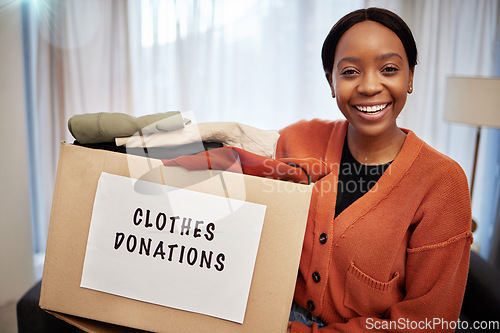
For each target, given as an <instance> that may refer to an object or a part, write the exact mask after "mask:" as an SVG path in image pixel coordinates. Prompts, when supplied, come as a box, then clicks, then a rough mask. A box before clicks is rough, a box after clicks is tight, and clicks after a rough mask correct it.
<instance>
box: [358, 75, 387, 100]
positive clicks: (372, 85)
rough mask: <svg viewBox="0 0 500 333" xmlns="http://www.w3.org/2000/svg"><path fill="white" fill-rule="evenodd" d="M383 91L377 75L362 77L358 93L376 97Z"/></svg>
mask: <svg viewBox="0 0 500 333" xmlns="http://www.w3.org/2000/svg"><path fill="white" fill-rule="evenodd" d="M382 89H383V85H382V83H381V82H380V79H379V77H378V75H377V74H374V73H366V74H365V75H363V76H362V77H361V81H360V83H359V85H358V92H359V93H360V94H363V95H368V96H372V95H376V94H378V93H380V92H381V91H382Z"/></svg>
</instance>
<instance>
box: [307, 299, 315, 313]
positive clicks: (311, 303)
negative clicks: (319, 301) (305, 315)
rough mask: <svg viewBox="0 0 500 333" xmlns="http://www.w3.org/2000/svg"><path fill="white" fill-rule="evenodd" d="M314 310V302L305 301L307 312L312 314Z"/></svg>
mask: <svg viewBox="0 0 500 333" xmlns="http://www.w3.org/2000/svg"><path fill="white" fill-rule="evenodd" d="M314 309H316V305H314V302H313V301H312V300H308V301H307V310H309V311H311V312H313V311H314Z"/></svg>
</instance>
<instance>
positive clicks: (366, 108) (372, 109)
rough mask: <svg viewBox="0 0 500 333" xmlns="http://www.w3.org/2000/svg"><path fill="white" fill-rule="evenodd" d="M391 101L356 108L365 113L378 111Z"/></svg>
mask: <svg viewBox="0 0 500 333" xmlns="http://www.w3.org/2000/svg"><path fill="white" fill-rule="evenodd" d="M388 105H389V103H386V104H381V105H373V106H355V108H356V110H358V111H361V112H364V113H377V112H380V111H382V110H383V109H385V108H386V107H387V106H388Z"/></svg>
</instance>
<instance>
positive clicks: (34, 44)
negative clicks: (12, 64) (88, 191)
mask: <svg viewBox="0 0 500 333" xmlns="http://www.w3.org/2000/svg"><path fill="white" fill-rule="evenodd" d="M126 11H127V6H126V3H124V2H122V1H103V0H86V1H75V0H71V1H58V0H45V1H33V2H24V3H23V21H24V23H23V25H24V27H23V30H24V35H25V36H24V37H25V38H24V39H25V44H26V45H25V50H26V52H25V59H26V61H25V64H26V77H27V81H28V82H27V84H28V86H29V87H28V103H27V119H28V132H29V135H28V136H29V138H28V140H29V151H30V174H31V180H30V183H31V201H32V202H31V210H32V219H33V223H32V225H33V233H34V237H33V239H34V248H35V252H38V253H43V252H45V244H46V239H47V232H48V224H49V218H50V211H51V206H52V195H53V189H54V183H55V177H56V170H57V161H58V156H59V146H60V142H61V141H67V142H73V140H74V139H73V138H72V136H71V135H70V133H69V131H68V129H67V122H68V119H69V118H70V117H71V116H72V115H75V114H79V113H88V112H103V111H108V112H110V111H115V112H126V113H131V108H130V104H131V103H130V101H129V98H128V96H130V79H129V72H130V71H129V70H128V68H129V66H128V63H129V61H128V37H127V36H128V28H127V24H128V22H127V20H126V18H127V12H126ZM75 190H76V189H75Z"/></svg>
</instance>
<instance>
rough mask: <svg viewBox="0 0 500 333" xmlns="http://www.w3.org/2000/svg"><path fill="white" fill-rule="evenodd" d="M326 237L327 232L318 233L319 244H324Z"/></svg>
mask: <svg viewBox="0 0 500 333" xmlns="http://www.w3.org/2000/svg"><path fill="white" fill-rule="evenodd" d="M327 239H328V235H327V234H325V233H322V234H321V235H319V242H320V243H321V244H325V243H326V241H327Z"/></svg>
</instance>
